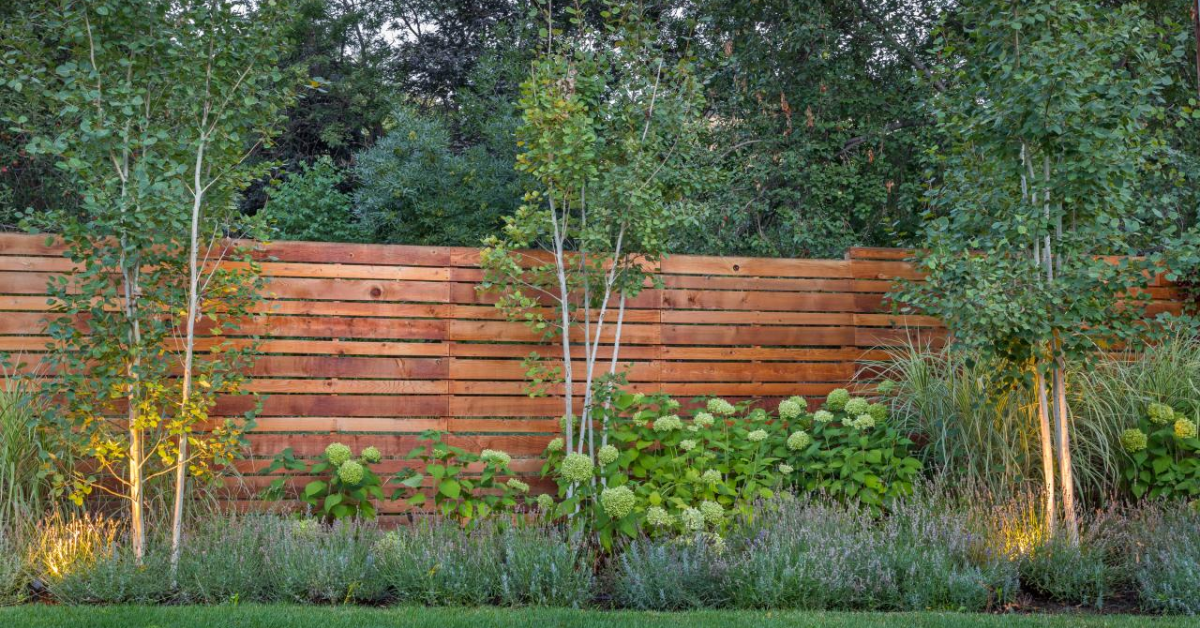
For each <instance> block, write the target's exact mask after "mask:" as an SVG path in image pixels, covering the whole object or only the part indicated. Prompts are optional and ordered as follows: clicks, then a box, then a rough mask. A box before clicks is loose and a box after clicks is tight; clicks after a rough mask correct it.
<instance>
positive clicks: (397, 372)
mask: <svg viewBox="0 0 1200 628" xmlns="http://www.w3.org/2000/svg"><path fill="white" fill-rule="evenodd" d="M449 373H450V363H449V359H447V358H409V357H404V358H379V357H370V358H368V357H347V356H284V355H267V356H263V357H260V358H259V359H258V360H256V361H255V363H254V366H252V367H251V368H250V374H251V375H252V376H255V377H342V378H377V379H417V380H429V379H445V378H446V377H448V376H449Z"/></svg>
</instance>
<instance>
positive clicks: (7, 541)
mask: <svg viewBox="0 0 1200 628" xmlns="http://www.w3.org/2000/svg"><path fill="white" fill-rule="evenodd" d="M26 552H27V550H26V548H25V543H24V539H20V538H17V535H16V534H15V533H13V532H12V531H9V530H5V529H3V528H0V606H9V605H12V604H20V603H21V602H24V601H25V600H26V598H27V597H28V589H29V572H28V570H27V569H26V565H25V556H26Z"/></svg>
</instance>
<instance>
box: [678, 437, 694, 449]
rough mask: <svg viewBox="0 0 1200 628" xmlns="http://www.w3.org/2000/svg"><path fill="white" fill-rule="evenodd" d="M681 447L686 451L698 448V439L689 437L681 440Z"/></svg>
mask: <svg viewBox="0 0 1200 628" xmlns="http://www.w3.org/2000/svg"><path fill="white" fill-rule="evenodd" d="M679 448H680V449H682V450H684V451H691V450H693V449H695V448H696V441H694V440H692V439H690V438H688V439H684V440H681V441H679Z"/></svg>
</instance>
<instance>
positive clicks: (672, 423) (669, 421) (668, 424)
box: [654, 414, 683, 432]
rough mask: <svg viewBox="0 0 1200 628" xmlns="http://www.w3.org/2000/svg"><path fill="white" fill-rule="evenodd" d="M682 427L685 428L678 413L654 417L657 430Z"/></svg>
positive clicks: (668, 430)
mask: <svg viewBox="0 0 1200 628" xmlns="http://www.w3.org/2000/svg"><path fill="white" fill-rule="evenodd" d="M681 429H683V421H681V420H679V416H678V415H674V414H668V415H666V416H660V417H658V418H657V419H654V431H655V432H670V431H672V430H681Z"/></svg>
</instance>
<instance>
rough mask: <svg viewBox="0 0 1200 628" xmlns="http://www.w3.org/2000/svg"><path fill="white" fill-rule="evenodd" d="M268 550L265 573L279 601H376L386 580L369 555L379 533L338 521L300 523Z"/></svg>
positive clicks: (366, 526)
mask: <svg viewBox="0 0 1200 628" xmlns="http://www.w3.org/2000/svg"><path fill="white" fill-rule="evenodd" d="M282 530H283V533H282V534H280V536H279V537H278V538H276V539H275V540H274V541H273V542H271V543H270V545H268V546H267V547H266V553H267V559H266V565H265V567H266V570H267V574H268V578H269V580H270V581H271V585H272V587H273V588H274V593H275V595H276V596H277V597H278V598H280V599H285V600H291V601H296V602H309V603H313V604H350V603H354V602H362V603H370V604H374V603H379V602H382V601H384V600H385V599H387V597H388V588H387V582H386V581H385V579H384V578H383V577H381V575H380V573H379V570H378V565H377V562H378V561H377V560H376V559H375V556H374V555H373V552H374V548H375V544H376V542H377V541H378V540H379V538H380V537H381V534H380V533H379V530H378V529H377V528H376V527H375V526H373V525H370V524H364V523H349V522H342V521H338V522H335V523H333V524H332V525H321V524H320V523H319V522H318V521H316V520H315V519H299V520H295V521H292V522H291V525H289V526H286V527H284V528H283V529H282Z"/></svg>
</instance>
